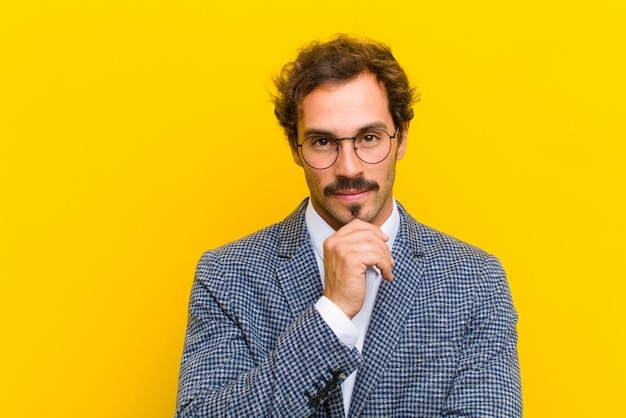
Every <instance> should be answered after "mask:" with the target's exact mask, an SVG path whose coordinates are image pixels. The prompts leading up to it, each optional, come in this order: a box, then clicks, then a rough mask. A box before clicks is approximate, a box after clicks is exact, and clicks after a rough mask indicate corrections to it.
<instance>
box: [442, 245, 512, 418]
mask: <svg viewBox="0 0 626 418" xmlns="http://www.w3.org/2000/svg"><path fill="white" fill-rule="evenodd" d="M516 324H517V313H516V311H515V308H514V306H513V302H512V299H511V292H510V289H509V286H508V283H507V280H506V277H505V273H504V270H503V269H502V267H501V265H500V262H499V261H498V260H497V259H496V258H495V257H493V256H489V257H488V258H487V259H486V262H485V264H484V266H483V268H482V271H481V274H480V278H479V282H478V285H477V287H476V290H475V294H474V302H473V312H472V316H471V319H470V320H469V323H468V324H467V328H466V335H465V338H464V343H463V349H462V353H461V357H460V361H459V363H458V369H457V374H456V376H455V379H454V383H453V386H452V388H451V391H450V394H449V396H448V398H447V401H446V403H445V406H444V409H443V411H442V416H443V417H498V418H503V417H506V418H508V417H521V416H522V395H521V383H520V369H519V361H518V354H517V331H516Z"/></svg>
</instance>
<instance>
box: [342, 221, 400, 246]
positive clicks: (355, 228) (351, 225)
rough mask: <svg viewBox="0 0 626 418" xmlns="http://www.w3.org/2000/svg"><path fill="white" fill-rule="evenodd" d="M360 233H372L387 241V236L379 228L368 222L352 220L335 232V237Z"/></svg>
mask: <svg viewBox="0 0 626 418" xmlns="http://www.w3.org/2000/svg"><path fill="white" fill-rule="evenodd" d="M362 231H370V232H372V233H374V235H376V236H378V237H380V238H381V239H382V240H383V241H388V240H389V236H388V235H387V234H385V233H384V232H383V231H382V229H380V227H378V226H376V225H374V224H371V223H369V222H365V221H362V220H360V219H353V220H352V221H350V222H348V223H347V224H345V225H344V226H343V227H341V228H340V229H339V230H337V232H335V235H337V236H345V235H349V234H353V233H355V232H362Z"/></svg>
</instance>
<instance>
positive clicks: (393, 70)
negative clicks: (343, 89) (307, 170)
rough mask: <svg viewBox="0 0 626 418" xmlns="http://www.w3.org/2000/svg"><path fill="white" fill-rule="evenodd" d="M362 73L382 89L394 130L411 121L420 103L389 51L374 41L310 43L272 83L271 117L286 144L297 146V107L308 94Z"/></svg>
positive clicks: (346, 37)
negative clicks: (274, 89) (369, 74)
mask: <svg viewBox="0 0 626 418" xmlns="http://www.w3.org/2000/svg"><path fill="white" fill-rule="evenodd" d="M364 72H369V73H371V74H373V75H374V76H375V77H376V79H377V80H378V81H379V82H381V83H382V84H383V85H384V87H385V90H386V92H387V99H388V101H389V112H390V113H391V116H392V118H393V122H394V124H395V125H396V126H397V127H400V128H402V122H408V121H410V120H411V119H413V103H415V102H417V101H418V100H419V94H417V92H416V90H415V88H413V87H411V86H410V85H409V81H408V78H407V76H406V73H405V72H404V70H403V69H402V67H400V64H398V62H397V61H396V59H395V58H394V57H393V55H392V53H391V49H390V48H389V47H388V46H387V45H384V44H382V43H380V42H377V41H373V40H370V39H365V38H357V37H353V36H350V35H345V34H342V35H338V36H337V37H335V38H334V39H332V40H330V41H328V42H325V43H321V42H319V41H313V42H311V43H310V44H309V45H307V46H305V47H304V48H303V49H302V50H300V53H299V54H298V56H297V58H296V60H295V61H293V62H290V63H287V64H286V65H285V66H284V67H283V69H282V71H281V73H280V74H279V75H278V76H277V77H276V78H275V79H274V83H275V85H276V89H277V94H275V95H274V96H273V97H272V99H273V100H272V101H273V103H274V113H275V114H276V117H277V118H278V122H279V123H280V125H281V126H282V127H283V129H284V130H285V134H286V136H287V139H288V140H289V142H290V143H291V144H292V145H293V144H296V143H297V138H298V132H297V123H298V119H300V117H301V114H300V110H301V109H300V105H301V103H302V100H303V99H304V97H305V96H306V95H307V94H309V93H311V92H312V91H313V90H315V89H316V88H317V87H319V86H320V85H322V84H326V83H337V84H341V83H344V82H347V81H350V80H352V79H354V78H356V77H357V76H359V75H360V74H362V73H364Z"/></svg>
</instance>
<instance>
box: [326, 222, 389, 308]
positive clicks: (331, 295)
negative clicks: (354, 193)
mask: <svg viewBox="0 0 626 418" xmlns="http://www.w3.org/2000/svg"><path fill="white" fill-rule="evenodd" d="M388 240H389V237H388V236H387V235H386V234H385V233H384V232H383V231H381V229H380V228H379V227H377V226H376V225H372V224H370V223H367V222H364V221H361V220H359V219H355V220H352V221H350V222H349V223H347V224H346V225H344V226H343V227H342V228H341V229H339V230H338V231H337V232H335V234H333V235H331V236H330V237H329V238H328V239H326V241H324V277H325V278H324V283H325V288H324V296H326V297H327V298H328V299H330V300H331V301H332V302H333V303H334V304H335V305H337V306H338V307H339V308H340V309H341V310H342V311H343V312H344V313H345V314H346V315H347V316H348V317H349V318H350V319H352V318H353V317H354V316H355V315H356V314H357V313H359V311H360V310H361V308H362V307H363V302H364V300H365V271H366V270H367V268H368V267H371V266H376V267H378V269H379V270H380V273H381V275H382V277H383V279H385V280H387V281H389V282H390V281H391V280H392V279H393V276H392V273H391V268H392V266H393V263H394V261H393V258H392V257H391V251H390V250H389V247H388V246H387V244H386V243H385V242H386V241H388Z"/></svg>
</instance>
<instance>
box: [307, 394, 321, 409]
mask: <svg viewBox="0 0 626 418" xmlns="http://www.w3.org/2000/svg"><path fill="white" fill-rule="evenodd" d="M319 404H320V399H319V398H318V397H316V396H313V397H312V398H311V399H309V406H310V407H311V408H315V407H317V406H318V405H319Z"/></svg>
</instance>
